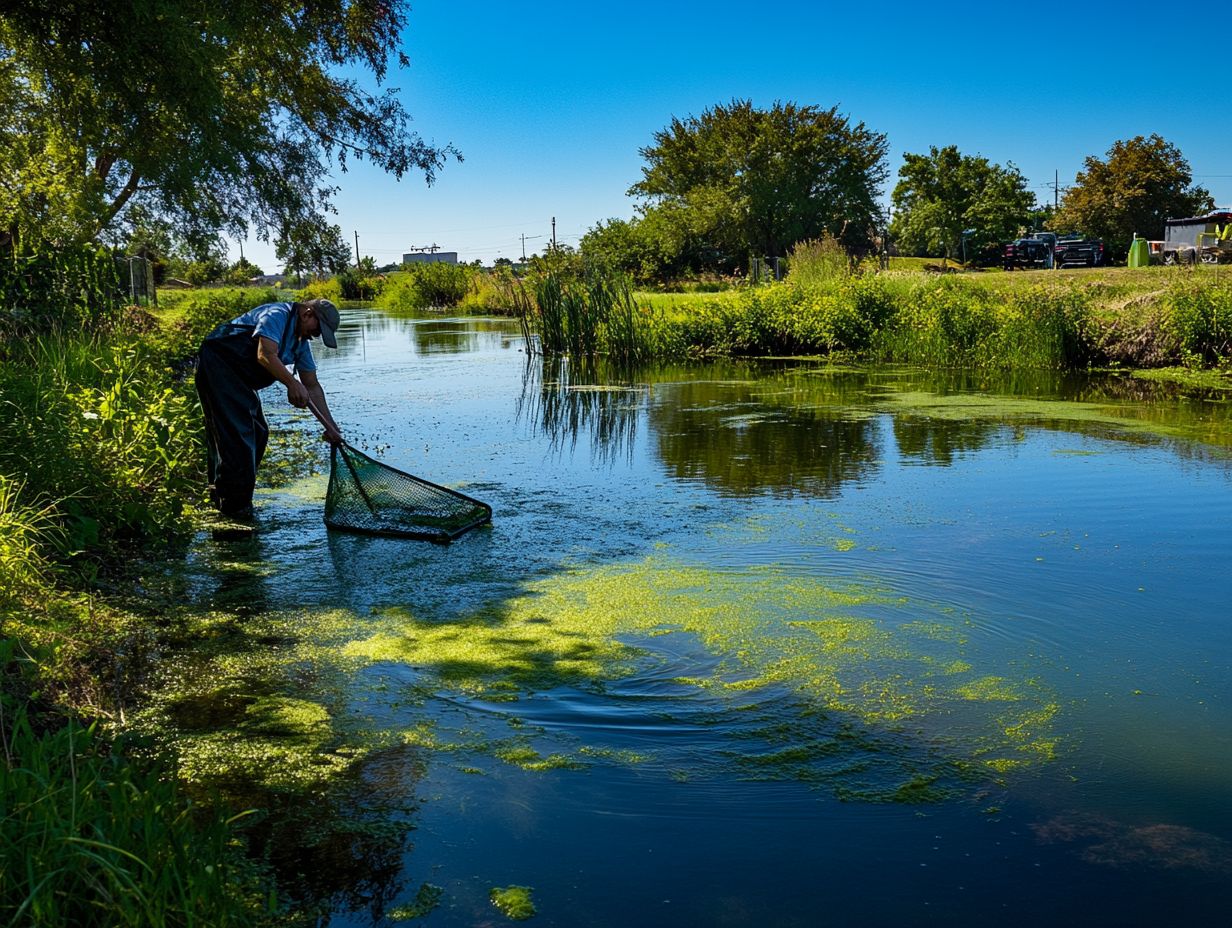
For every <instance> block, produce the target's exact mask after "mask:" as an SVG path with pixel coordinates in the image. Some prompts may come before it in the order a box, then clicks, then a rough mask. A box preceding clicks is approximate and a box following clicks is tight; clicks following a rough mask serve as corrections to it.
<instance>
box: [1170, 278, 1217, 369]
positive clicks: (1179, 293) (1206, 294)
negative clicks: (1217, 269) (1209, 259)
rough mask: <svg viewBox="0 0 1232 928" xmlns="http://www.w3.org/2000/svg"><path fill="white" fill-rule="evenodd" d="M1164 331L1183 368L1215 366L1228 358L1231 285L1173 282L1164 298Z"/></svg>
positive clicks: (1200, 281)
mask: <svg viewBox="0 0 1232 928" xmlns="http://www.w3.org/2000/svg"><path fill="white" fill-rule="evenodd" d="M1164 304H1165V306H1166V315H1165V323H1164V328H1165V330H1166V332H1167V333H1168V334H1169V335H1170V336H1171V337H1172V338H1174V339H1175V341H1176V344H1177V346H1178V348H1179V351H1180V357H1179V358H1177V359H1176V360H1178V361H1182V362H1184V363H1187V364H1191V365H1197V364H1201V363H1204V362H1205V363H1208V364H1209V363H1215V362H1217V361H1219V360H1221V359H1223V358H1227V357H1228V356H1229V355H1232V285H1230V284H1228V283H1227V282H1225V281H1218V282H1215V283H1212V282H1211V281H1210V280H1209V279H1182V280H1178V281H1176V282H1174V283H1173V284H1172V285H1171V286H1170V287H1169V288H1168V292H1167V294H1166V295H1165V297H1164Z"/></svg>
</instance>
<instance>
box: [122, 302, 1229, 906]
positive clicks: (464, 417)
mask: <svg viewBox="0 0 1232 928" xmlns="http://www.w3.org/2000/svg"><path fill="white" fill-rule="evenodd" d="M343 320H344V321H343V327H342V330H341V332H340V348H339V350H338V351H337V352H333V353H331V352H328V351H326V352H320V351H318V354H324V357H323V358H322V359H321V378H322V382H323V383H324V384H325V386H326V390H327V391H328V394H329V397H330V404H331V407H332V408H333V410H334V413H335V416H336V418H337V419H338V421H339V422H340V423H342V424H343V426H344V430H345V431H346V432H347V435H348V438H349V440H350V441H351V442H352V443H353V444H355V445H356V446H357V447H359V448H361V450H364V451H366V452H367V453H369V454H372V455H374V456H376V457H377V458H379V459H380V460H382V461H384V462H386V463H388V464H390V465H392V466H394V467H398V468H401V469H404V470H408V471H410V472H412V473H415V474H418V475H420V476H422V477H425V478H427V479H429V480H433V481H436V482H439V483H443V484H446V485H449V486H453V487H456V488H458V489H461V490H462V491H463V492H465V493H468V494H470V495H473V496H476V497H478V498H480V499H483V500H484V501H486V502H488V503H490V504H491V505H492V507H493V510H494V517H493V523H492V525H491V526H490V527H485V528H482V529H479V530H476V531H474V532H471V533H470V534H468V535H466V536H464V537H463V538H461V539H459V540H458V541H456V542H454V543H453V544H452V545H448V546H438V545H432V544H426V543H422V542H414V541H403V540H397V539H385V538H373V537H362V536H351V535H343V534H337V533H327V532H326V530H325V528H324V526H323V525H322V523H321V511H322V501H323V497H324V492H325V487H326V482H327V478H328V458H327V455H326V453H325V451H324V450H323V448H324V446H319V445H317V444H316V443H315V442H314V441H312V440H311V439H312V438H313V436H314V434H315V433H314V431H313V429H312V427H311V422H310V421H309V420H306V419H305V418H304V417H303V416H302V415H300V414H298V413H295V412H294V411H288V407H286V405H285V401H284V400H283V398H281V397H280V396H279V395H277V393H275V392H273V391H271V394H270V396H269V398H268V400H267V403H266V408H267V412H268V414H269V416H270V419H271V424H273V425H274V426H275V427H277V428H280V429H281V430H282V438H281V441H280V442H279V443H278V446H277V447H276V448H275V451H274V452H273V460H272V461H271V462H270V464H269V466H268V467H267V468H266V471H265V479H266V481H267V482H268V483H269V485H268V486H266V487H265V488H263V489H262V490H261V495H260V499H259V506H260V509H261V513H260V516H259V519H260V527H259V531H258V533H257V534H256V536H255V537H254V538H252V539H251V540H246V541H228V540H225V539H213V538H210V537H208V536H203V537H201V538H200V539H198V541H197V543H196V544H195V545H194V548H193V550H192V553H191V554H190V557H189V559H188V563H187V566H186V571H185V573H184V574H183V575H182V576H180V577H179V579H178V580H177V581H176V582H177V583H178V584H180V586H179V587H177V590H178V592H177V596H178V597H179V598H180V599H181V600H182V602H183V604H184V609H185V610H187V611H189V612H191V613H192V614H193V615H194V616H195V618H194V622H195V623H196V624H195V625H194V626H193V631H192V632H191V635H192V638H193V641H194V646H193V648H191V649H189V650H188V651H186V652H185V654H184V655H182V656H180V657H178V658H177V659H176V660H175V661H173V662H169V664H168V667H167V670H166V679H165V680H164V681H163V684H164V688H163V690H162V694H161V696H160V697H159V699H158V701H157V703H156V708H155V710H153V711H152V712H151V713H150V714H149V716H148V718H147V719H146V721H145V724H148V725H150V726H151V727H153V728H156V729H158V730H161V731H163V732H164V733H165V734H167V737H168V740H169V742H173V743H175V744H176V746H177V748H178V749H179V750H180V751H181V752H182V763H183V765H184V770H185V775H186V777H187V778H188V779H190V780H196V781H199V782H201V783H203V784H207V785H209V786H210V787H211V788H222V789H224V790H226V791H228V792H230V793H231V794H233V795H234V796H236V797H239V799H240V800H241V801H242V800H243V798H244V797H249V796H251V797H253V798H252V801H253V802H254V803H259V804H263V805H267V806H270V807H272V808H274V809H275V813H274V819H275V820H276V819H277V817H278V816H279V815H287V816H288V819H287V820H288V821H295V822H297V823H298V824H296V825H294V827H293V828H291V829H289V830H283V831H282V832H277V830H276V829H275V831H274V832H273V834H274V837H273V838H271V839H270V840H271V841H273V842H274V843H276V844H277V845H278V847H276V848H275V849H274V850H273V852H272V854H273V856H274V858H275V859H276V861H280V862H281V866H282V867H283V868H284V869H286V868H288V867H290V869H291V870H296V868H298V871H297V872H298V874H299V876H300V878H301V881H302V885H303V887H306V889H305V890H304V891H305V892H306V893H308V894H311V892H312V889H313V888H314V887H315V889H316V891H317V892H318V895H319V897H320V898H323V899H325V900H326V903H325V904H326V905H327V907H328V908H330V909H331V912H330V915H329V917H328V923H329V924H331V925H348V926H349V925H372V924H382V925H383V924H396V923H399V921H398V920H399V919H406V918H409V917H410V916H412V915H416V914H418V915H420V918H421V919H422V921H420V920H418V919H417V920H416V921H414V922H412V923H413V924H419V923H422V924H427V925H438V926H455V925H457V926H461V925H476V924H496V923H501V922H504V921H506V918H505V916H504V915H502V914H501V913H500V912H499V911H498V910H497V908H495V907H494V906H493V905H492V902H491V901H490V898H489V896H490V892H491V890H492V889H493V888H495V887H508V886H525V887H530V888H531V899H532V902H533V905H534V906H535V908H536V910H537V912H538V914H537V916H536V919H535V923H537V924H542V925H560V926H567V925H588V926H624V925H628V924H638V925H643V926H657V925H664V926H667V925H672V926H677V925H759V926H760V925H776V926H777V925H782V926H791V925H802V926H803V925H809V926H814V925H819V924H826V925H861V926H873V925H885V926H901V925H928V924H938V925H941V924H946V925H953V924H976V923H984V922H986V921H987V920H989V919H995V920H996V921H997V922H998V923H1001V924H1005V925H1028V924H1029V925H1038V924H1049V923H1052V924H1056V923H1061V924H1084V925H1143V926H1147V925H1161V924H1186V925H1215V924H1220V925H1222V924H1226V919H1227V913H1228V911H1229V910H1230V907H1232V802H1230V801H1229V800H1230V799H1232V621H1230V619H1232V610H1230V609H1229V602H1230V601H1232V573H1230V571H1229V564H1230V563H1232V532H1229V525H1232V452H1230V449H1232V429H1230V428H1229V419H1230V414H1232V407H1230V406H1229V403H1228V401H1227V399H1226V398H1225V397H1221V396H1207V397H1194V396H1188V397H1186V396H1179V395H1175V393H1174V392H1173V391H1170V390H1168V389H1166V388H1163V387H1160V386H1157V385H1154V384H1149V383H1144V382H1142V381H1137V380H1134V379H1132V378H1130V377H1127V376H1110V375H1102V376H1082V377H1077V376H1073V377H1068V378H1064V377H1059V376H1036V375H1033V376H1021V375H1020V376H1018V377H998V376H995V375H987V374H982V375H959V374H948V375H940V374H935V373H934V374H929V373H926V372H921V371H911V370H888V369H884V368H875V369H859V368H838V367H833V366H828V365H826V364H825V363H824V362H821V361H811V360H776V361H761V362H756V363H735V362H714V363H709V362H708V363H700V364H697V365H693V366H687V367H685V366H681V367H673V368H656V369H653V370H646V371H639V372H637V373H636V374H634V375H625V377H623V378H622V377H619V376H613V375H609V374H605V373H604V372H602V371H599V372H594V371H589V372H588V371H583V370H578V369H576V367H570V366H569V365H568V364H567V363H563V362H543V361H541V360H529V359H528V358H527V355H526V354H525V352H524V351H523V344H522V341H521V339H520V337H519V335H518V332H517V328H516V325H514V324H512V323H510V322H507V321H501V320H476V319H440V318H433V319H402V318H395V317H392V316H388V315H384V314H382V313H379V312H375V311H360V310H354V311H350V312H348V313H345V314H344V317H343ZM296 815H298V818H296ZM331 822H332V823H333V826H332V830H331V826H330V825H329V823H331ZM338 823H342V824H341V825H338ZM267 824H268V823H267ZM314 829H315V830H314ZM326 833H328V835H332V836H333V837H332V838H330V837H326V838H322V837H321V835H322V834H326ZM339 836H342V837H339ZM299 843H302V844H303V845H305V846H307V845H309V844H313V846H314V847H315V848H316V850H314V851H312V852H311V853H310V852H308V851H304V850H302V849H300V848H297V847H296V846H295V845H297V844H299ZM323 847H324V848H326V849H325V850H322V848H323ZM288 862H293V863H288ZM425 913H426V914H425Z"/></svg>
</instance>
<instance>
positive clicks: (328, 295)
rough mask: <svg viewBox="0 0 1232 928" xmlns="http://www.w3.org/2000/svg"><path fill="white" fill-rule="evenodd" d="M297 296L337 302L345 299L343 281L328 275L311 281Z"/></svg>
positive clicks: (300, 298)
mask: <svg viewBox="0 0 1232 928" xmlns="http://www.w3.org/2000/svg"><path fill="white" fill-rule="evenodd" d="M339 276H341V275H339ZM295 298H296V299H297V300H332V301H333V302H335V303H337V302H338V301H339V300H341V299H343V292H342V282H341V280H340V279H339V277H327V278H325V279H324V280H312V281H309V282H308V285H307V286H306V287H304V289H303V290H300V291H299V292H298V293H297V294H296V295H295ZM348 299H357V298H348ZM253 305H254V306H255V305H256V304H255V303H254V304H253Z"/></svg>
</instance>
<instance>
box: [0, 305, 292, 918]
mask: <svg viewBox="0 0 1232 928" xmlns="http://www.w3.org/2000/svg"><path fill="white" fill-rule="evenodd" d="M255 296H256V297H257V300H256V301H257V302H260V298H261V297H268V296H272V294H256V295H255ZM253 299H254V294H253V293H252V292H248V293H240V292H238V291H233V292H230V293H228V292H223V291H217V292H213V293H210V294H203V295H193V296H192V297H190V298H186V299H184V300H182V301H180V302H178V303H177V304H176V305H175V306H174V307H173V308H171V309H169V310H167V313H166V318H165V319H164V320H161V321H160V320H159V319H157V318H155V317H153V316H151V315H149V314H148V313H146V312H144V311H140V310H136V309H135V308H129V309H128V310H126V311H123V312H119V313H105V314H98V315H87V316H85V317H84V319H77V320H75V324H74V325H73V326H68V325H64V326H38V327H34V326H31V327H28V328H22V320H21V319H14V318H13V317H10V320H9V324H10V325H12V326H13V331H12V332H10V337H9V338H7V339H6V340H5V342H4V345H3V348H2V349H0V351H2V352H3V353H2V354H0V681H2V684H3V687H2V691H0V746H2V750H3V756H2V757H0V797H3V799H2V800H0V835H2V838H3V840H2V842H0V874H2V875H3V879H0V919H2V920H3V921H4V922H5V923H6V924H13V925H50V924H65V925H67V924H72V925H100V926H101V925H246V924H256V923H258V922H259V921H261V920H263V919H265V918H266V917H267V916H268V915H269V913H270V911H271V910H270V906H269V898H270V897H269V889H268V882H267V881H265V879H264V878H263V877H261V876H260V875H259V870H258V868H256V867H255V866H254V865H252V864H251V863H250V862H249V860H248V858H247V857H246V856H245V854H244V852H243V847H242V842H241V841H240V836H239V834H238V833H237V832H236V831H235V828H234V824H235V823H234V822H230V821H227V818H228V817H229V816H230V815H231V814H232V813H231V812H230V811H224V810H222V809H221V807H217V806H214V805H212V804H211V803H209V802H208V801H204V802H201V801H194V800H193V799H192V798H191V797H189V796H188V795H187V794H186V793H185V792H184V791H183V790H182V789H181V787H180V786H179V785H178V782H177V777H176V775H175V772H174V768H173V766H172V763H171V761H170V760H169V759H167V758H166V757H165V756H164V757H162V758H161V759H160V758H159V757H158V756H157V755H155V756H154V757H153V759H149V758H147V759H142V760H138V759H136V758H135V757H134V756H133V755H132V754H131V752H130V750H129V746H128V745H127V744H126V743H125V742H124V741H123V739H122V737H120V732H121V731H122V730H123V728H124V724H123V723H124V718H125V715H126V712H129V711H131V710H132V709H133V708H134V707H135V706H136V705H137V704H139V702H140V700H141V696H142V689H143V684H144V679H145V676H146V674H147V673H148V672H149V670H150V668H151V666H152V665H153V661H154V659H155V656H156V655H157V654H158V653H159V650H160V648H161V647H162V641H161V636H162V634H163V629H162V627H161V626H160V622H159V620H158V618H157V617H156V616H153V615H151V614H150V613H149V611H148V610H147V609H145V608H143V607H142V606H141V605H140V600H141V599H142V598H143V597H141V596H137V597H133V596H132V591H133V588H134V586H136V585H137V584H138V583H139V581H138V579H137V578H138V576H139V575H138V573H137V571H138V566H137V565H139V564H140V563H141V560H142V558H144V557H146V556H152V557H165V556H166V553H167V552H168V550H170V551H175V550H176V548H177V547H182V546H183V545H184V543H185V542H186V540H187V538H188V535H189V533H190V530H191V522H192V510H193V507H194V504H195V503H196V502H198V501H199V499H200V497H201V494H202V492H203V489H204V488H203V482H204V481H203V464H204V453H203V450H202V446H201V440H200V419H199V411H198V407H197V405H196V401H195V398H194V396H193V387H192V381H191V377H189V376H188V374H189V372H190V367H189V366H188V364H187V363H186V360H185V359H186V358H187V357H188V356H189V355H191V353H192V352H193V351H194V350H195V346H196V344H197V342H198V341H199V340H200V337H201V335H202V334H203V333H204V332H205V331H208V329H209V328H212V327H213V325H214V324H216V323H217V321H219V320H220V319H226V318H228V317H229V316H231V315H234V314H235V313H236V312H238V311H240V307H241V304H242V306H243V307H247V306H250V305H252V302H251V301H253ZM205 799H207V797H204V796H202V797H199V800H205Z"/></svg>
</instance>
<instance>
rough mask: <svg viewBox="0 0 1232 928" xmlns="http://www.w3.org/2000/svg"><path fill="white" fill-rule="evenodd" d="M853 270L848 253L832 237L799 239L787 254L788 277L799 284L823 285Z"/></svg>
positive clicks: (801, 285) (806, 285)
mask: <svg viewBox="0 0 1232 928" xmlns="http://www.w3.org/2000/svg"><path fill="white" fill-rule="evenodd" d="M848 273H850V263H849V261H848V258H847V252H846V251H845V250H844V249H843V246H842V245H840V244H839V242H838V240H837V239H835V238H834V237H833V236H830V235H828V234H826V233H822V236H821V238H814V239H807V240H805V241H802V242H797V243H796V245H795V246H794V247H793V248H792V249H791V254H789V255H788V256H787V279H788V280H790V281H791V282H792V283H793V284H795V285H796V286H798V287H804V288H809V287H817V286H824V285H826V284H829V283H831V282H833V281H834V280H836V279H838V278H841V277H845V276H847V274H848Z"/></svg>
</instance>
